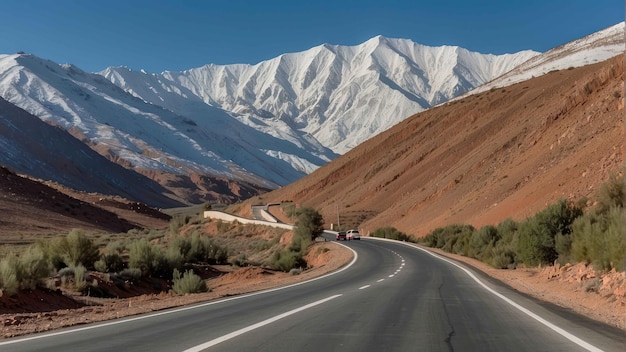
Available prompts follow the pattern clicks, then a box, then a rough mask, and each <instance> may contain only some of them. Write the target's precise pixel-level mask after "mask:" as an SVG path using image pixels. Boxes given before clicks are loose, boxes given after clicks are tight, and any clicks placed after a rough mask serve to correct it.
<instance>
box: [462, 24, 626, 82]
mask: <svg viewBox="0 0 626 352" xmlns="http://www.w3.org/2000/svg"><path fill="white" fill-rule="evenodd" d="M624 33H625V25H624V22H620V23H618V24H616V25H613V26H610V27H608V28H605V29H603V30H601V31H598V32H596V33H592V34H590V35H588V36H585V37H583V38H580V39H577V40H574V41H571V42H568V43H565V44H563V45H560V46H558V47H556V48H554V49H551V50H549V51H547V52H545V53H543V54H541V55H537V56H534V57H533V58H531V59H529V60H528V61H526V62H524V63H522V64H520V65H519V66H517V67H515V69H513V70H511V71H509V72H507V73H506V74H503V75H501V76H499V77H497V78H496V79H494V80H492V81H490V82H488V83H487V84H484V85H482V86H480V87H479V88H477V89H475V90H473V91H472V92H470V93H469V94H476V93H480V92H484V91H487V90H489V89H492V88H499V87H506V86H508V85H511V84H514V83H518V82H522V81H525V80H528V79H530V78H532V77H538V76H541V75H544V74H546V73H548V72H551V71H554V70H564V69H567V68H570V67H579V66H584V65H589V64H593V63H596V62H601V61H604V60H606V59H609V58H611V57H613V56H616V55H619V54H623V53H624V50H625V49H626V46H625V45H626V43H625V39H624Z"/></svg>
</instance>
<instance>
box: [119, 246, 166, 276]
mask: <svg viewBox="0 0 626 352" xmlns="http://www.w3.org/2000/svg"><path fill="white" fill-rule="evenodd" d="M128 266H129V267H130V268H136V269H139V270H141V272H142V274H143V276H168V275H167V274H165V272H166V271H167V260H166V258H165V255H164V254H163V250H162V249H161V247H159V246H155V245H153V244H152V243H150V242H148V241H147V240H146V239H140V240H138V241H135V242H133V243H131V245H130V249H129V253H128ZM170 273H171V271H170Z"/></svg>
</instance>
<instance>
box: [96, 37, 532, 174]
mask: <svg viewBox="0 0 626 352" xmlns="http://www.w3.org/2000/svg"><path fill="white" fill-rule="evenodd" d="M537 54H538V53H536V52H533V51H523V52H519V53H516V54H507V55H488V54H480V53H475V52H470V51H468V50H465V49H463V48H459V47H453V46H442V47H428V46H424V45H420V44H417V43H414V42H412V41H410V40H406V39H390V38H385V37H381V36H378V37H375V38H372V39H370V40H368V41H367V42H365V43H363V44H361V45H357V46H339V45H330V44H324V45H321V46H318V47H315V48H312V49H309V50H307V51H304V52H299V53H291V54H284V55H281V56H279V57H277V58H274V59H271V60H268V61H264V62H261V63H259V64H257V65H241V64H239V65H224V66H218V65H206V66H203V67H200V68H195V69H190V70H187V71H183V72H164V73H162V74H149V73H146V72H136V71H132V70H129V69H128V68H125V67H111V68H108V69H106V70H105V71H103V72H101V74H102V75H103V76H104V77H106V78H107V79H109V80H111V82H113V83H115V84H117V85H118V86H120V87H121V88H122V89H124V90H126V91H128V92H129V93H131V94H133V95H135V96H137V97H139V98H141V99H143V100H145V101H148V102H150V103H152V104H156V105H159V106H164V107H166V108H167V109H170V110H172V111H174V112H176V113H178V114H181V115H185V116H189V114H190V113H192V112H191V111H189V109H185V108H186V106H187V102H189V101H191V102H194V103H196V102H197V101H202V102H204V103H206V104H208V105H212V106H216V107H219V108H222V109H224V110H227V111H231V112H233V113H234V115H233V117H235V118H237V119H239V120H240V121H241V122H243V123H244V124H247V125H250V126H252V127H254V128H255V129H259V130H264V131H267V132H268V133H271V131H272V130H274V131H277V133H280V132H279V131H285V130H289V129H292V131H296V132H291V133H297V131H299V132H300V133H309V134H311V135H312V137H314V138H315V139H316V140H317V141H319V142H320V143H321V144H322V145H324V146H325V147H328V148H330V149H332V150H334V151H335V152H337V153H340V154H341V153H344V152H346V151H348V150H350V149H351V148H353V147H355V146H356V145H358V144H359V143H361V142H363V141H365V140H367V139H368V138H370V137H371V136H373V135H375V134H378V133H380V132H382V131H384V130H386V129H387V128H389V127H391V126H393V125H395V124H396V123H398V122H400V121H402V120H403V119H404V118H406V117H407V116H410V115H411V114H414V113H415V112H418V111H421V110H424V109H427V108H429V107H430V106H433V105H436V104H439V103H441V102H444V101H447V100H448V99H450V98H453V97H455V96H458V95H460V94H462V93H464V92H467V91H469V90H471V89H473V88H475V87H477V86H479V85H481V84H483V83H485V82H487V81H489V80H491V79H493V78H495V77H497V76H500V75H501V74H503V73H505V72H507V71H509V70H511V69H512V68H514V67H515V66H517V65H519V64H521V63H522V62H524V61H526V60H527V59H529V58H531V57H533V56H535V55H537ZM278 137H279V138H285V137H284V136H278ZM309 171H312V170H309Z"/></svg>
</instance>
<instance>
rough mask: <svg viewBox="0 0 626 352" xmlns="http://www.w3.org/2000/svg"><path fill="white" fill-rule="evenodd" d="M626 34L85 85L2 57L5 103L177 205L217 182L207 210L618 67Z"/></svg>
mask: <svg viewBox="0 0 626 352" xmlns="http://www.w3.org/2000/svg"><path fill="white" fill-rule="evenodd" d="M623 31H624V27H623V23H622V24H621V27H620V26H619V25H618V26H615V27H612V28H609V29H607V30H605V31H602V32H598V33H596V34H594V35H592V36H590V37H586V38H583V39H581V40H580V41H577V42H573V43H569V44H566V45H564V46H562V47H560V48H556V49H554V50H551V51H549V52H548V53H546V54H542V55H539V53H536V52H533V51H523V52H519V53H516V54H507V55H490V54H480V53H475V52H470V51H468V50H465V49H463V48H460V47H452V46H442V47H428V46H423V45H420V44H416V43H414V42H412V41H410V40H405V39H389V38H385V37H381V36H378V37H375V38H372V39H370V40H369V41H367V42H365V43H363V44H361V45H357V46H337V45H329V44H324V45H321V46H318V47H315V48H312V49H310V50H307V51H304V52H299V53H290V54H284V55H281V56H279V57H277V58H275V59H271V60H268V61H264V62H261V63H259V64H256V65H244V64H237V65H222V66H218V65H206V66H203V67H199V68H194V69H190V70H187V71H183V72H163V73H161V74H153V73H147V72H144V71H133V70H130V69H128V68H125V67H111V68H108V69H106V70H105V71H103V72H100V73H99V74H96V73H87V72H84V71H82V70H80V69H79V68H77V67H75V66H73V65H58V64H56V63H54V62H51V61H49V60H45V59H41V58H38V57H36V56H34V55H30V54H15V55H0V97H2V98H4V99H6V100H7V101H8V102H10V103H11V104H14V105H15V106H17V107H19V108H21V109H23V110H25V111H27V112H28V113H30V114H32V115H35V116H37V117H38V118H40V119H41V120H43V121H46V122H48V123H49V124H52V125H56V126H59V127H61V128H63V129H65V130H67V131H69V132H70V133H71V134H72V135H73V136H74V137H76V138H78V139H80V140H81V141H82V142H83V143H85V144H87V145H89V146H90V147H91V148H92V149H94V150H96V151H97V152H99V153H100V154H101V155H104V156H106V157H107V158H108V159H109V160H111V161H114V162H116V163H118V164H120V165H123V166H125V167H126V168H129V169H134V170H136V171H139V172H140V173H142V174H143V175H148V176H149V177H151V178H152V179H153V180H156V181H158V182H160V184H161V185H164V184H165V183H169V185H167V186H166V188H167V189H168V190H169V191H171V192H174V193H176V194H177V195H178V197H179V198H178V199H181V200H184V199H191V198H190V197H187V195H186V194H185V193H184V192H180V189H181V188H185V187H187V185H189V184H193V183H194V182H190V180H191V179H192V178H195V179H201V178H202V177H203V175H211V176H213V177H214V178H213V179H211V180H206V181H203V182H204V185H207V184H211V183H212V184H213V186H215V184H216V182H214V181H212V180H218V179H219V181H218V182H217V183H220V186H219V187H217V186H215V187H213V188H211V187H208V188H207V187H204V186H201V187H198V188H197V190H200V192H196V193H194V197H193V199H194V201H195V202H202V201H203V199H204V198H203V197H204V196H207V197H209V196H208V195H207V194H209V193H211V192H212V194H213V195H215V194H217V193H219V192H216V191H215V189H217V188H230V189H231V190H234V189H236V188H238V187H239V186H237V185H228V181H227V180H236V181H241V183H240V185H241V184H246V187H247V188H246V192H245V193H246V194H254V191H253V188H254V187H249V186H250V185H258V188H265V189H267V188H276V187H278V186H281V185H285V184H288V183H291V182H293V181H295V180H297V179H299V178H301V177H303V176H305V175H306V174H308V173H311V172H312V171H314V170H315V169H316V168H318V167H320V166H322V165H324V164H326V163H328V162H329V161H330V160H332V159H333V158H335V157H337V156H338V155H339V154H340V153H344V152H346V151H348V150H350V149H351V148H353V147H355V146H356V145H358V144H359V143H361V142H363V141H365V140H366V139H368V138H370V137H371V136H373V135H375V134H378V133H380V132H382V131H384V130H386V129H388V128H389V127H391V126H393V125H395V124H396V123H398V122H400V121H402V120H403V119H405V118H407V117H408V116H410V115H412V114H415V113H417V112H419V111H421V110H424V109H427V108H429V107H431V106H434V105H437V104H440V103H442V102H445V101H447V100H449V99H451V98H454V97H457V96H460V95H462V94H464V93H466V92H469V91H471V90H472V89H474V88H475V87H479V86H481V85H483V84H484V83H485V82H489V81H491V82H492V83H493V82H498V81H499V80H502V79H505V80H506V82H509V80H512V79H513V78H511V77H521V78H520V79H523V77H526V76H532V75H533V73H529V72H543V73H546V72H547V71H549V70H552V69H559V68H560V69H563V68H566V67H569V66H576V65H578V64H577V63H578V62H580V64H581V65H582V64H585V62H586V61H585V60H587V61H589V60H601V59H602V58H605V57H610V56H613V55H614V53H615V52H616V51H617V53H619V51H618V49H619V50H623V46H624V44H623V40H624V38H623ZM620 46H621V49H620ZM607 55H608V56H607ZM546 58H549V59H546ZM581 58H583V59H581ZM585 58H586V59H585ZM581 60H582V61H581ZM555 63H558V65H556V64H555ZM555 65H556V66H555ZM515 67H517V69H515V70H514V71H511V69H513V68H515ZM537 70H538V71H537ZM509 71H510V72H511V73H510V74H507V72H509ZM503 74H504V75H503ZM513 74H515V75H516V76H513ZM537 75H538V74H537ZM497 77H500V78H497ZM1 117H2V116H0V118H1ZM7 121H9V120H7ZM11 123H12V122H8V123H7V124H6V125H7V126H10V125H11ZM13 124H14V123H13ZM3 143H5V144H6V145H9V144H10V141H9V140H7V141H5V142H3ZM13 149H15V148H13ZM13 149H11V150H12V152H14V153H18V152H19V151H18V150H13ZM7 150H8V149H7ZM16 155H17V154H16ZM25 162H26V161H25ZM28 162H31V163H36V162H37V161H36V160H30V161H28ZM78 162H80V161H78ZM35 166H36V165H35ZM35 166H32V165H31V166H28V167H35ZM164 175H179V176H181V175H184V177H186V178H185V179H184V180H183V179H181V178H176V177H175V178H174V179H172V178H167V177H164ZM191 175H194V176H191ZM44 178H45V177H44ZM172 184H176V185H177V186H175V187H174V188H172V187H170V186H171V185H172ZM196 186H197V185H196ZM258 188H257V189H258ZM234 193H237V192H234ZM239 196H241V195H237V194H233V195H232V197H239ZM232 197H231V199H234V198H232ZM207 199H208V198H207ZM213 199H215V198H213Z"/></svg>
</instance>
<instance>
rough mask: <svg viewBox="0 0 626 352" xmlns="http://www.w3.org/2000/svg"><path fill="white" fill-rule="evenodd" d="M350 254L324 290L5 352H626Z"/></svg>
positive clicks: (510, 295) (378, 249)
mask: <svg viewBox="0 0 626 352" xmlns="http://www.w3.org/2000/svg"><path fill="white" fill-rule="evenodd" d="M329 238H330V236H329ZM346 245H348V246H349V247H351V248H352V249H354V250H355V251H356V253H358V259H357V260H356V261H355V262H354V264H353V265H352V266H351V267H349V268H348V269H346V270H344V271H341V272H338V273H336V274H333V275H331V276H328V277H325V278H322V279H319V280H315V281H312V282H308V283H305V284H301V285H296V286H292V287H289V288H286V289H282V290H275V291H271V292H266V293H263V294H257V295H248V296H243V297H237V298H231V299H226V300H222V301H218V302H213V303H209V304H204V305H198V306H194V307H192V308H188V309H185V310H173V311H166V312H163V313H160V314H153V315H147V316H141V317H138V318H133V319H126V320H122V321H115V322H113V323H107V324H96V325H86V326H83V327H81V328H79V329H78V330H76V329H69V330H60V331H58V332H55V333H52V334H40V335H32V336H31V337H30V338H29V339H15V340H6V341H4V342H0V351H185V350H188V351H199V350H203V349H204V348H206V349H207V350H209V351H316V352H317V351H325V352H326V351H455V350H456V351H583V350H606V351H624V347H625V346H626V345H625V344H624V332H623V331H620V330H619V329H615V328H611V327H609V326H606V325H603V324H600V323H596V322H593V321H590V320H588V319H585V318H583V317H581V316H578V315H574V314H571V313H567V312H565V311H563V310H558V309H554V308H552V307H550V306H547V305H545V304H539V303H537V302H534V301H533V300H531V299H529V298H527V297H525V296H522V295H519V294H517V293H515V292H513V291H511V290H509V289H507V288H504V287H502V286H500V285H498V284H497V283H494V282H491V281H490V280H489V279H487V278H482V277H480V276H479V275H478V274H472V273H471V272H470V274H472V275H475V276H477V277H478V278H480V279H481V281H484V282H486V284H485V285H486V287H487V288H485V287H483V286H482V285H481V284H479V283H477V282H476V281H475V279H474V278H473V277H472V276H470V275H468V273H467V272H466V271H464V270H462V269H460V268H458V267H457V266H455V265H453V264H451V263H448V262H446V261H442V260H440V259H437V258H435V257H433V256H431V255H429V254H427V253H425V252H423V251H421V250H417V249H414V248H411V247H409V246H406V245H403V244H401V243H396V242H387V241H377V240H373V239H363V240H361V241H351V242H347V243H346ZM490 290H492V292H491V291H490ZM506 300H510V301H511V303H512V304H513V305H512V304H511V303H508V302H507V301H506ZM514 305H520V307H519V308H518V307H515V306H514ZM520 309H521V310H520ZM523 310H527V311H526V312H524V311H523ZM533 315H536V316H535V317H533ZM540 321H544V322H543V323H542V322H540ZM546 324H547V325H548V326H546ZM555 330H556V331H555ZM572 340H573V341H572Z"/></svg>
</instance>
